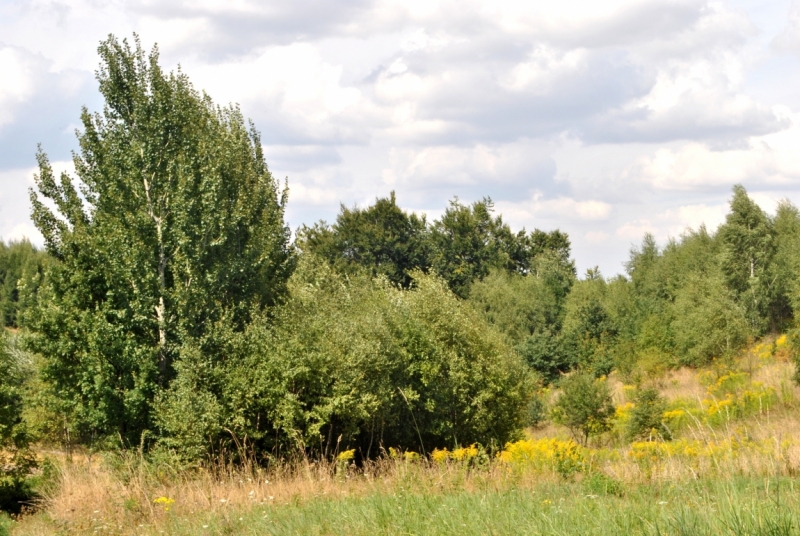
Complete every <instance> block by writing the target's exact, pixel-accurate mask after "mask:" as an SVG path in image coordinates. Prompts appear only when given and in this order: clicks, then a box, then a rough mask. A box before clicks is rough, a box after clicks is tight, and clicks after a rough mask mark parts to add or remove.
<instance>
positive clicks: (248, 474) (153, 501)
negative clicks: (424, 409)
mask: <svg viewBox="0 0 800 536" xmlns="http://www.w3.org/2000/svg"><path fill="white" fill-rule="evenodd" d="M793 370H794V366H793V365H792V364H791V363H790V362H789V360H788V359H787V353H786V351H785V339H783V340H782V339H780V338H778V339H774V338H773V339H770V340H766V341H762V342H761V343H759V344H754V345H751V346H749V347H748V348H747V349H746V350H745V351H743V352H742V353H741V354H740V355H739V356H738V357H737V358H736V359H735V360H729V361H728V362H726V363H718V362H714V363H712V364H711V365H710V366H708V367H705V368H702V369H688V368H684V369H678V370H673V371H665V372H663V373H662V374H661V375H660V376H658V377H656V378H655V380H654V381H655V384H656V385H657V386H658V388H659V391H660V394H661V395H662V396H664V397H665V399H666V400H667V401H668V406H667V409H666V411H665V412H664V416H663V417H664V419H665V422H670V423H671V429H672V432H673V434H674V437H673V438H672V440H664V438H661V437H658V435H657V434H656V432H655V431H653V433H654V435H653V437H651V438H648V439H647V440H639V441H633V442H626V441H625V439H624V437H623V430H624V429H625V425H626V420H627V419H629V418H630V413H631V411H632V409H633V407H634V404H633V403H632V402H631V401H630V400H629V399H628V398H629V394H630V393H631V392H632V391H633V387H632V386H629V385H625V384H624V383H623V382H621V381H620V380H619V379H618V378H617V377H616V374H614V375H612V377H611V378H609V380H608V381H609V383H610V385H611V386H612V387H613V393H614V401H615V405H616V416H615V419H614V428H612V429H611V430H610V431H608V432H606V433H605V434H602V435H599V436H596V437H594V438H592V440H591V441H590V442H589V443H588V444H587V445H585V446H584V445H581V444H580V442H576V441H575V439H574V438H573V437H571V435H570V433H569V431H568V430H567V429H565V428H564V427H560V426H557V425H554V424H552V423H544V424H543V425H542V426H540V427H538V428H530V429H528V430H527V431H526V437H525V438H523V439H520V440H518V441H513V442H509V443H508V444H506V445H505V446H504V447H503V448H502V449H499V450H498V451H496V452H491V451H490V450H489V449H487V448H484V447H483V446H480V445H472V446H466V447H463V448H459V449H454V450H439V449H437V450H434V451H433V452H431V453H426V454H427V455H422V454H421V453H417V452H412V451H407V452H401V451H398V450H395V449H393V448H391V449H389V450H388V451H385V452H383V453H382V456H381V457H379V458H378V459H375V460H371V461H366V462H364V463H361V464H356V463H355V460H354V453H353V451H343V452H340V453H339V454H338V456H337V457H336V458H335V459H332V460H329V461H320V460H310V459H306V458H302V457H296V458H294V459H293V460H282V461H278V460H276V461H274V463H268V464H257V465H250V464H244V465H237V466H233V465H229V464H226V463H224V462H223V461H220V462H219V463H218V464H216V465H213V464H212V465H211V466H207V467H205V468H203V469H200V468H195V469H186V468H181V469H176V466H175V465H174V464H172V463H170V461H169V460H168V459H164V460H158V459H152V458H150V459H145V457H143V456H142V455H141V453H139V452H137V451H135V450H133V451H127V452H117V453H104V454H98V455H94V456H91V457H90V456H87V455H86V453H78V452H74V453H72V455H71V459H70V458H68V457H67V456H66V454H65V453H63V452H50V453H40V456H41V457H42V459H43V460H47V461H45V462H44V463H42V464H40V465H41V466H42V467H43V468H44V469H43V471H44V473H47V475H45V476H46V478H43V480H47V482H46V483H44V484H43V487H42V494H43V496H42V498H41V499H40V500H39V502H38V503H37V504H36V505H35V506H36V510H34V511H32V512H30V513H28V514H26V515H22V516H20V517H19V518H18V519H17V521H15V522H13V523H8V522H7V524H8V528H10V529H13V534H20V535H44V534H119V535H128V534H130V535H133V534H143V535H144V534H154V535H155V534H375V533H381V534H459V535H465V534H516V533H525V534H586V533H593V534H737V535H738V534H796V533H797V532H798V530H800V486H798V485H797V482H796V475H797V473H798V470H800V426H799V425H798V421H797V418H796V415H797V413H796V412H797V409H798V408H797V403H798V401H800V388H798V387H797V386H796V385H795V384H794V383H793V382H792V381H791V376H792V373H793ZM548 396H550V397H557V396H558V393H557V392H556V391H555V390H554V391H553V392H551V393H549V394H548Z"/></svg>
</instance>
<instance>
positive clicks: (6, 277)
mask: <svg viewBox="0 0 800 536" xmlns="http://www.w3.org/2000/svg"><path fill="white" fill-rule="evenodd" d="M46 263H47V258H46V255H45V253H44V252H42V251H39V250H37V249H36V248H35V247H33V245H31V243H30V242H28V241H27V240H23V241H20V242H10V243H9V244H5V243H4V242H0V323H1V324H0V325H2V326H8V327H14V328H17V327H20V326H21V325H22V324H23V323H24V316H25V312H26V311H27V309H28V307H30V305H31V303H32V302H33V301H34V300H35V297H36V292H37V290H38V288H39V286H40V285H41V283H42V280H43V278H44V270H45V265H46Z"/></svg>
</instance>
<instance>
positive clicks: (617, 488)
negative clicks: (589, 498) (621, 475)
mask: <svg viewBox="0 0 800 536" xmlns="http://www.w3.org/2000/svg"><path fill="white" fill-rule="evenodd" d="M583 487H584V488H585V489H586V491H587V492H589V493H590V494H591V495H598V496H603V495H611V496H616V497H622V496H624V495H625V488H624V487H623V485H622V483H621V482H619V481H618V480H614V479H613V478H611V477H610V476H608V475H606V474H605V473H599V472H594V473H591V474H590V475H588V476H587V477H586V478H584V480H583Z"/></svg>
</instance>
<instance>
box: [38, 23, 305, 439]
mask: <svg viewBox="0 0 800 536" xmlns="http://www.w3.org/2000/svg"><path fill="white" fill-rule="evenodd" d="M98 51H99V54H100V58H101V64H100V68H99V70H98V71H97V79H98V81H99V83H100V92H101V94H102V95H103V97H104V98H105V102H106V104H105V107H104V109H103V111H102V113H95V114H90V113H89V112H88V111H87V110H86V109H84V110H83V113H82V116H81V120H82V124H83V132H79V133H78V141H79V144H80V151H79V153H77V154H76V155H75V156H74V164H75V173H76V175H77V177H76V179H77V181H76V180H75V179H73V178H72V177H70V176H69V175H67V174H62V175H61V177H60V179H56V177H55V176H54V174H53V170H52V168H51V166H50V164H49V162H48V159H47V157H46V155H45V154H44V153H43V152H40V153H39V154H38V160H39V174H38V175H37V176H36V186H37V191H33V190H32V191H31V201H32V204H33V220H34V223H35V224H36V226H37V228H38V229H39V231H41V233H42V235H43V236H44V239H45V244H46V248H47V251H48V252H49V253H50V254H51V255H52V256H53V257H54V258H55V259H56V260H57V263H55V265H54V266H53V268H52V270H51V274H50V282H49V284H48V289H47V296H46V298H45V299H42V300H40V304H39V308H38V311H37V313H36V315H35V319H34V322H35V326H34V328H35V331H36V335H35V337H33V339H32V341H31V345H32V348H33V349H34V350H36V351H38V352H40V353H41V354H42V355H44V356H45V357H46V358H47V366H46V369H45V371H44V372H45V374H46V376H47V377H48V378H49V380H50V381H51V382H52V384H53V385H54V387H55V389H56V390H57V392H58V393H59V395H60V397H61V398H62V400H64V401H65V403H66V404H67V405H68V406H69V409H70V413H71V414H73V415H75V418H76V420H77V423H76V424H77V425H78V428H79V431H80V432H82V433H83V434H84V435H85V436H86V437H92V438H94V437H97V438H101V437H104V436H106V437H120V436H121V437H122V438H123V439H124V440H125V441H131V442H135V443H138V442H139V440H140V436H141V434H142V433H143V431H144V430H146V429H148V428H149V427H150V424H151V423H150V414H151V403H152V400H153V398H154V396H155V395H156V393H157V392H159V391H162V390H164V389H165V388H166V387H167V385H168V384H169V383H170V381H171V380H172V378H173V373H174V364H175V361H176V360H177V359H179V358H180V355H181V348H182V347H184V346H186V345H187V344H191V345H193V346H199V347H200V348H201V349H202V350H203V352H204V353H205V354H206V355H209V356H214V352H215V348H216V347H217V343H216V342H215V336H214V333H215V325H217V324H219V323H225V324H228V325H230V326H233V329H242V328H243V326H244V325H245V324H246V323H247V321H248V318H249V315H250V314H251V311H253V310H256V309H258V308H263V307H265V306H268V305H270V304H273V303H275V302H276V301H277V300H279V299H280V298H281V296H282V294H283V292H284V288H285V281H286V279H287V277H288V275H289V272H290V270H291V266H292V255H291V251H290V248H289V246H288V239H289V230H288V228H287V227H286V225H285V223H284V220H283V215H284V207H285V203H286V191H285V190H284V191H283V192H281V191H280V189H279V185H278V184H277V182H276V181H275V179H274V178H273V177H272V175H271V174H270V172H269V170H268V169H267V165H266V163H265V161H264V157H263V154H262V149H261V142H260V139H259V135H258V133H257V132H256V130H255V128H254V127H253V126H252V124H251V125H250V126H249V127H248V125H247V124H246V122H245V120H244V118H243V117H242V115H241V113H240V112H239V110H238V109H237V108H235V107H229V108H220V107H218V106H216V105H214V104H213V103H212V101H211V99H210V98H209V97H208V96H206V95H201V94H200V93H198V92H197V91H196V90H195V89H194V88H193V87H192V85H191V84H190V82H189V80H188V78H187V77H186V76H185V75H184V74H183V73H181V72H180V71H178V72H177V73H165V72H164V71H162V69H161V67H160V66H159V64H158V50H157V49H153V51H152V52H151V53H150V54H149V55H147V54H145V52H144V51H143V49H142V47H141V45H140V43H139V41H138V38H137V39H136V40H135V47H133V48H132V47H131V46H130V44H129V43H128V42H127V41H123V42H122V43H120V42H119V41H118V40H117V39H116V38H114V37H113V36H110V37H109V38H108V39H107V40H106V41H104V42H102V43H101V45H100V47H99V49H98ZM76 184H78V185H80V186H76ZM79 191H80V194H79ZM50 206H53V207H54V209H52V210H51V208H49V207H50Z"/></svg>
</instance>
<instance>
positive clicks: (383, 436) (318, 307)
mask: <svg viewBox="0 0 800 536" xmlns="http://www.w3.org/2000/svg"><path fill="white" fill-rule="evenodd" d="M413 277H414V280H415V286H414V287H413V288H412V289H410V290H402V289H399V288H397V287H394V286H393V285H390V284H388V283H387V282H385V281H381V280H371V279H370V278H368V277H365V276H358V275H354V276H351V277H349V278H345V277H342V276H340V275H338V274H337V273H336V272H334V271H332V270H331V269H329V268H328V265H327V263H321V262H318V261H316V260H315V259H314V258H313V257H304V258H303V259H302V260H301V263H300V265H299V267H298V270H297V272H296V273H295V275H294V276H293V277H292V280H291V282H290V288H291V293H290V298H289V300H288V301H287V302H286V304H285V305H283V306H281V307H279V308H277V309H275V310H273V312H272V314H271V318H266V317H263V318H261V319H260V320H257V321H256V322H254V323H253V324H252V325H251V326H250V327H249V328H248V330H247V331H246V332H245V333H243V334H241V335H236V334H232V336H231V339H230V344H229V345H228V346H226V350H225V352H226V355H228V356H229V359H228V360H226V361H225V363H223V364H219V365H216V366H215V365H214V364H213V363H208V362H205V363H204V362H202V361H201V360H202V356H201V355H199V354H198V355H197V360H198V361H197V362H196V363H194V364H193V365H192V366H191V367H189V368H188V369H187V371H185V372H184V371H182V372H181V374H184V373H188V374H191V375H196V376H197V377H202V378H203V381H202V382H199V381H194V382H192V381H182V380H181V379H180V375H179V379H178V380H176V381H175V382H174V383H173V385H172V388H171V389H170V392H168V393H167V395H166V397H165V404H164V406H163V411H164V412H165V413H164V414H163V415H162V414H160V415H159V422H160V423H161V426H162V427H163V431H164V434H165V436H166V437H167V438H171V439H168V440H165V441H173V442H172V443H168V444H169V445H170V446H171V447H174V448H176V449H177V448H180V445H181V444H182V443H184V441H185V440H183V439H182V437H183V436H182V435H181V434H185V433H186V432H185V431H184V430H185V428H186V425H185V424H183V423H185V422H186V421H187V420H188V421H190V422H195V421H198V422H201V423H205V422H211V421H212V420H213V419H209V418H208V416H211V415H218V417H217V418H218V419H219V420H218V421H216V423H215V426H216V429H217V431H221V430H225V432H223V433H222V436H220V437H218V439H219V440H223V441H224V440H226V438H225V437H224V436H225V435H227V436H228V438H230V437H233V436H236V437H238V438H240V439H242V438H248V441H250V442H251V444H252V445H255V448H256V450H257V451H259V452H266V451H271V452H274V453H276V454H277V453H281V452H286V451H287V450H289V451H292V450H295V449H305V450H309V451H314V452H316V453H319V454H322V455H330V454H332V453H333V452H334V451H335V449H336V448H337V445H338V446H339V447H340V450H341V449H344V448H357V449H358V450H359V452H360V454H361V455H362V456H367V457H369V456H371V455H375V454H376V453H377V452H378V450H379V448H380V447H383V448H388V447H390V446H392V447H400V448H401V449H407V450H415V451H418V452H428V451H431V450H432V449H433V448H436V447H439V448H441V447H446V446H453V445H463V444H470V443H474V442H479V443H482V444H486V445H489V444H492V443H495V444H502V443H503V442H504V441H506V440H508V439H510V438H514V437H516V436H517V434H519V432H520V430H521V428H522V426H523V425H524V424H525V409H526V406H527V403H528V401H529V400H530V399H531V396H532V394H533V392H532V389H533V382H532V379H531V378H530V377H529V376H528V373H527V372H526V370H525V367H524V365H523V364H522V363H521V362H520V361H519V360H518V358H517V357H516V356H515V355H514V353H513V352H511V351H510V349H509V348H508V347H507V346H506V345H505V344H504V343H503V341H502V340H501V339H500V337H499V336H498V335H497V334H496V332H495V331H494V330H492V329H490V328H489V327H488V326H487V325H486V324H485V323H483V322H482V321H481V320H480V318H479V317H478V316H477V315H476V314H475V313H474V312H473V311H472V310H471V308H470V307H469V306H467V305H466V304H463V303H461V302H460V301H459V300H457V299H456V297H455V296H454V295H453V294H452V293H450V291H449V290H448V289H447V288H446V286H445V284H444V283H443V282H442V281H441V280H440V279H438V278H436V277H433V276H426V275H424V274H422V273H414V274H413ZM187 363H188V361H187ZM204 366H205V367H208V370H203V369H202V368H201V367H204ZM200 370H203V372H198V371H200ZM198 400H202V401H208V402H204V404H205V405H201V404H199V403H198V402H194V401H198ZM216 408H221V413H220V414H217V413H215V412H216V411H217V409H216ZM189 416H190V417H189ZM187 417H188V418H187ZM181 419H183V423H182V421H181ZM203 427H204V428H205V429H206V430H209V428H208V427H207V426H206V425H205V424H204V425H203ZM199 436H200V434H199V433H198V434H197V435H196V437H198V438H199ZM189 454H190V453H185V455H187V456H188V455H189Z"/></svg>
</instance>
